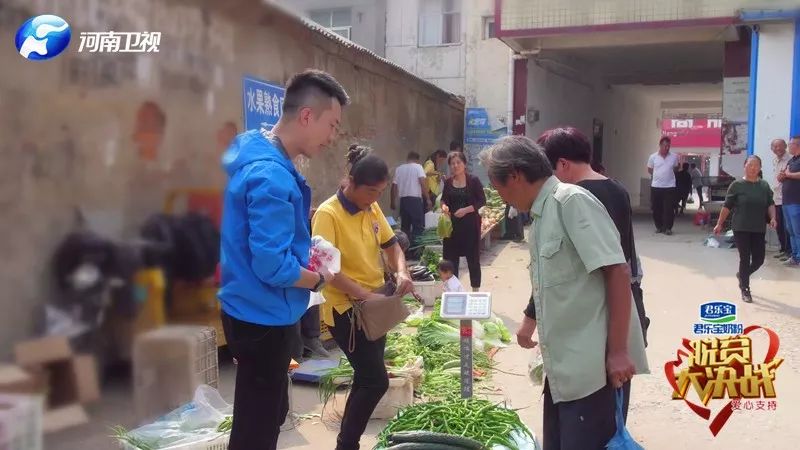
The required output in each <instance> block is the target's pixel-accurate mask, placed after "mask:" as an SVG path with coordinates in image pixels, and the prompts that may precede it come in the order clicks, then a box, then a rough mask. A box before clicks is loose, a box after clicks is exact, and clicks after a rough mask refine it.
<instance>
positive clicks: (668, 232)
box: [664, 230, 672, 236]
mask: <svg viewBox="0 0 800 450" xmlns="http://www.w3.org/2000/svg"><path fill="white" fill-rule="evenodd" d="M664 234H666V235H667V236H672V230H667V231H665V232H664Z"/></svg>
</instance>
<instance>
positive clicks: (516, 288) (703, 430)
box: [45, 216, 800, 450]
mask: <svg viewBox="0 0 800 450" xmlns="http://www.w3.org/2000/svg"><path fill="white" fill-rule="evenodd" d="M675 231H676V234H675V235H674V236H671V237H668V236H664V235H655V234H654V233H653V230H652V225H651V223H650V222H649V220H648V219H647V217H645V216H642V217H639V218H637V224H636V238H637V247H638V250H639V252H640V255H641V257H642V264H643V267H644V271H645V276H644V281H643V288H644V293H645V296H644V299H645V304H646V308H647V313H648V316H649V317H650V318H651V320H652V324H651V326H650V330H649V336H648V337H649V344H650V346H649V348H648V351H647V353H648V360H649V362H650V369H651V374H650V375H643V376H638V377H636V378H635V379H634V381H633V390H632V399H631V407H630V413H629V416H628V429H629V431H630V432H631V434H632V435H633V436H634V438H635V439H636V440H637V441H638V442H639V443H641V444H642V445H643V446H644V447H645V448H647V449H654V450H661V449H664V450H670V449H679V448H680V449H683V448H702V449H726V450H730V449H753V448H757V449H759V450H761V449H764V450H766V449H791V448H797V444H796V442H798V441H800V427H797V425H796V420H795V419H796V417H798V413H800V359H799V358H798V349H800V327H798V326H797V324H798V318H800V294H799V293H800V270H798V269H788V268H784V267H781V266H780V265H779V264H778V263H777V261H776V260H775V259H773V258H772V256H773V254H774V253H768V254H767V262H766V265H765V267H764V268H762V269H761V270H760V271H759V272H758V273H757V274H756V275H754V277H753V280H752V291H753V297H754V303H753V304H742V303H741V301H740V300H739V295H738V290H737V286H736V280H735V278H734V274H735V273H736V268H737V257H736V253H735V250H729V249H711V248H706V247H704V246H702V244H701V242H702V240H703V238H704V237H705V233H704V232H703V231H701V230H699V229H698V228H697V227H694V226H692V224H691V223H690V222H689V219H688V218H685V219H679V220H678V223H677V224H676V228H675ZM483 263H484V265H485V267H484V280H485V281H484V287H485V289H486V290H489V291H491V292H492V293H493V294H494V297H493V298H494V311H495V313H496V314H498V315H499V316H501V317H502V318H503V319H504V320H505V321H506V324H507V325H508V326H509V328H511V329H512V331H514V330H515V329H516V327H517V325H518V324H519V320H520V318H521V316H522V312H521V311H522V309H523V308H524V306H525V304H526V302H527V300H528V296H529V292H530V283H529V280H528V275H527V274H528V272H527V268H526V266H527V264H528V253H527V247H526V246H525V244H515V243H507V244H499V245H496V246H494V247H493V248H492V250H491V251H489V252H487V253H486V254H485V256H484V258H483ZM465 278H466V277H465ZM711 300H731V301H734V302H735V303H737V304H738V305H739V321H740V322H741V323H743V324H744V325H745V326H747V325H753V324H756V325H763V326H767V327H770V328H772V329H773V330H775V331H776V332H777V333H778V335H779V336H780V340H781V341H780V344H781V346H780V351H779V353H778V356H779V357H782V358H784V359H785V361H784V362H783V365H782V366H781V367H780V368H779V369H778V371H777V376H776V382H775V386H776V390H777V405H778V406H777V410H775V411H756V410H753V411H736V412H734V414H733V416H732V417H731V418H730V420H729V421H728V423H727V425H726V426H725V427H724V428H723V429H722V431H721V432H720V433H719V435H718V436H717V437H714V436H712V434H711V432H710V431H709V429H708V423H709V422H706V421H705V420H703V419H701V418H700V417H698V416H697V415H695V414H694V413H693V412H692V411H691V410H689V409H688V407H687V406H686V405H685V404H684V403H683V402H682V401H673V400H672V399H671V388H670V387H669V385H668V384H667V381H666V378H665V375H664V364H665V362H667V361H668V360H670V359H673V358H674V357H675V353H676V350H677V348H678V346H679V345H680V343H681V339H682V338H684V337H687V338H688V337H692V324H693V323H695V322H697V321H698V307H699V305H700V304H701V303H703V302H706V301H711ZM753 341H754V356H755V357H756V358H763V355H764V353H765V348H766V339H765V338H762V337H761V336H756V337H754V338H753ZM529 358H530V353H529V352H528V351H526V350H524V349H522V348H520V347H518V346H516V345H512V346H510V347H509V348H507V349H504V350H503V351H501V352H500V353H499V354H498V356H497V360H498V362H499V367H498V368H499V369H500V370H501V371H502V372H498V373H497V374H496V375H495V377H494V384H495V387H496V388H499V389H501V395H502V396H503V397H504V398H506V399H507V400H508V402H509V403H510V404H511V406H512V407H514V408H523V409H522V410H521V411H520V414H521V416H522V419H523V420H524V421H525V422H526V423H527V424H529V426H530V427H531V428H532V429H533V430H534V431H535V432H536V433H537V435H540V433H541V428H542V417H541V387H536V386H533V385H532V384H531V382H530V381H529V378H528V377H527V375H526V372H527V364H528V361H529ZM756 358H754V359H756ZM233 375H234V370H233V367H232V366H231V365H230V364H225V365H223V366H222V367H221V370H220V390H221V392H222V394H223V396H224V397H225V398H227V399H232V397H233ZM130 395H131V394H130V388H129V380H125V379H122V380H117V381H112V382H110V383H109V384H108V385H107V386H105V388H104V397H103V401H102V402H101V403H100V404H98V405H96V406H94V407H92V408H91V409H90V413H91V415H92V418H93V422H92V423H91V424H89V425H86V426H83V427H79V428H75V429H72V430H68V431H64V432H61V433H58V434H54V435H50V436H48V437H47V439H46V447H45V448H46V449H48V450H49V449H56V450H107V449H111V448H115V446H114V443H113V442H112V441H111V440H110V439H109V438H108V437H107V436H108V434H109V432H108V427H109V426H111V425H115V424H122V425H124V426H128V427H134V426H135V425H136V424H135V423H134V419H133V418H132V404H131V397H130ZM293 402H294V406H293V409H294V411H295V412H296V413H298V414H313V413H319V412H320V409H321V407H320V405H319V402H318V398H317V393H316V388H315V387H313V386H301V385H298V384H295V386H294V389H293ZM722 405H723V402H722V401H720V400H716V401H712V402H711V404H710V408H711V409H712V415H714V414H716V412H717V411H718V410H719V409H720V408H721V407H722ZM384 423H385V422H382V421H372V422H371V423H370V426H369V428H368V429H367V432H366V434H365V436H364V438H363V440H362V448H365V449H367V448H371V447H372V445H373V444H374V442H375V435H376V434H377V433H378V432H379V431H380V430H381V428H382V427H383V425H384ZM335 438H336V429H335V428H329V427H326V425H325V424H324V423H322V422H321V421H320V419H318V418H312V419H307V420H303V421H301V423H300V425H299V427H297V428H296V429H294V430H292V431H288V432H285V433H283V434H282V435H281V440H280V445H279V448H282V449H298V450H299V449H314V450H321V449H332V448H333V447H334V442H335ZM793 443H794V444H793Z"/></svg>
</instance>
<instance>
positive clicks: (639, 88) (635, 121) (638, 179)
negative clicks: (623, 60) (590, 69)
mask: <svg viewBox="0 0 800 450" xmlns="http://www.w3.org/2000/svg"><path fill="white" fill-rule="evenodd" d="M689 100H692V101H721V100H722V85H721V84H682V85H671V86H644V85H619V86H612V87H611V88H610V89H609V90H607V91H604V92H603V94H602V95H601V96H599V97H598V101H599V103H600V104H602V105H604V108H603V111H602V112H601V113H600V114H601V118H602V120H603V122H604V125H605V129H604V135H603V165H604V166H605V167H606V170H607V171H608V175H609V176H611V177H613V178H616V179H618V180H619V181H620V182H622V183H623V184H624V185H625V187H626V188H628V192H629V193H630V196H631V202H632V204H633V205H634V206H639V205H648V204H649V200H648V198H647V197H648V195H649V192H647V191H645V192H642V189H641V186H642V179H649V175H648V174H647V168H646V167H647V159H648V158H649V157H650V155H651V154H652V153H653V152H655V151H656V150H658V141H659V139H660V138H661V125H660V118H661V117H662V113H663V106H662V103H663V102H677V101H689ZM695 112H719V110H717V111H705V110H702V111H701V110H696V111H695ZM696 150H697V149H696ZM673 151H674V152H676V153H680V152H685V151H687V149H675V150H673ZM717 154H718V151H717ZM645 185H648V183H647V182H646V183H645Z"/></svg>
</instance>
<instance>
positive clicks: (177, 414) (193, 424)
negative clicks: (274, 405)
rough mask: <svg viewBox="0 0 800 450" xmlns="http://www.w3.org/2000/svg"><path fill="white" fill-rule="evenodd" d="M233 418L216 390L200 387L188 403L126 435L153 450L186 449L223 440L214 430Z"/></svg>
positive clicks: (229, 407)
mask: <svg viewBox="0 0 800 450" xmlns="http://www.w3.org/2000/svg"><path fill="white" fill-rule="evenodd" d="M232 414H233V407H232V406H231V405H230V404H228V403H227V402H226V401H225V400H224V399H223V398H222V396H221V395H220V394H219V392H218V391H217V390H216V389H214V388H212V387H211V386H207V385H201V386H199V387H198V388H197V389H196V390H195V393H194V399H193V400H192V401H191V402H190V403H187V404H186V405H184V406H182V407H180V408H178V409H176V410H174V411H172V412H170V413H169V414H167V415H165V416H162V417H161V418H159V419H158V420H156V421H155V422H153V423H151V424H149V425H145V426H142V427H139V428H137V429H135V430H133V431H131V432H129V433H128V435H129V436H131V437H133V438H135V439H136V440H138V441H140V442H143V443H145V444H147V445H148V446H149V447H150V448H154V449H159V448H166V447H171V446H176V445H188V444H192V443H197V442H202V441H204V440H207V439H209V438H213V437H222V436H224V435H225V434H226V433H220V432H219V431H217V427H218V426H219V424H220V423H221V422H222V421H223V420H225V418H226V417H228V416H230V415H232Z"/></svg>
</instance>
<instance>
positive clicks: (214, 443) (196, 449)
mask: <svg viewBox="0 0 800 450" xmlns="http://www.w3.org/2000/svg"><path fill="white" fill-rule="evenodd" d="M230 437H231V436H230V434H220V435H219V436H212V437H209V438H208V439H205V440H202V441H198V442H192V443H191V444H181V445H175V446H172V447H165V448H163V449H160V450H228V441H229V440H230ZM122 448H123V450H140V449H138V448H136V447H134V446H132V445H128V444H122Z"/></svg>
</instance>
